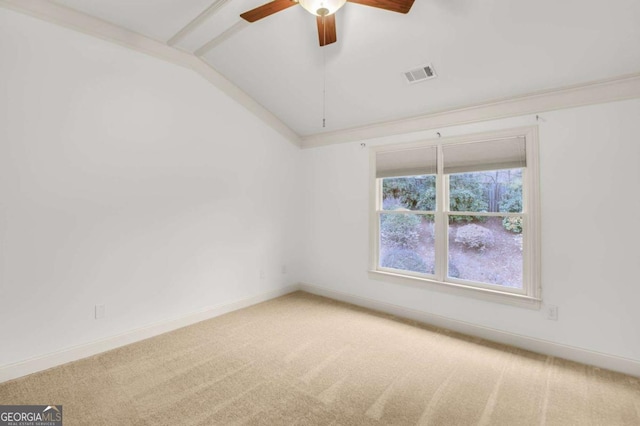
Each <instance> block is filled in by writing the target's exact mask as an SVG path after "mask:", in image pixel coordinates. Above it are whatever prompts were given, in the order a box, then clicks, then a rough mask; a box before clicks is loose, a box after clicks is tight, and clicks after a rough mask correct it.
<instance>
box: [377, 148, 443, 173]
mask: <svg viewBox="0 0 640 426" xmlns="http://www.w3.org/2000/svg"><path fill="white" fill-rule="evenodd" d="M437 158H438V157H437V148H436V147H435V146H429V147H423V148H412V149H403V150H399V151H384V152H378V153H377V154H376V177H377V178H389V177H400V176H417V175H431V174H435V173H436V164H437Z"/></svg>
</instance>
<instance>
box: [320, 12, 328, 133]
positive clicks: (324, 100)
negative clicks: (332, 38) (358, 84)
mask: <svg viewBox="0 0 640 426" xmlns="http://www.w3.org/2000/svg"><path fill="white" fill-rule="evenodd" d="M322 32H323V34H322V39H323V40H322V42H323V45H326V43H327V23H326V15H324V16H322ZM321 49H322V128H325V127H327V53H326V46H323V47H321Z"/></svg>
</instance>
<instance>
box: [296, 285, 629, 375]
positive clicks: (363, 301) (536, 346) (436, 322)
mask: <svg viewBox="0 0 640 426" xmlns="http://www.w3.org/2000/svg"><path fill="white" fill-rule="evenodd" d="M300 290H302V291H305V292H307V293H312V294H316V295H318V296H324V297H328V298H330V299H335V300H340V301H342V302H347V303H351V304H353V305H357V306H362V307H364V308H369V309H373V310H376V311H380V312H385V313H388V314H392V315H395V316H398V317H402V318H408V319H412V320H415V321H419V322H422V323H425V324H430V325H433V326H436V327H441V328H446V329H448V330H452V331H457V332H459V333H463V334H467V335H470V336H476V337H481V338H483V339H486V340H490V341H493V342H497V343H503V344H506V345H510V346H515V347H517V348H521V349H526V350H529V351H532V352H537V353H541V354H545V355H550V356H554V357H558V358H564V359H568V360H571V361H576V362H579V363H582V364H587V365H593V366H595V367H600V368H605V369H608V370H613V371H618V372H620V373H625V374H629V375H632V376H636V377H640V360H635V359H630V358H623V357H619V356H615V355H609V354H605V353H602V352H595V351H591V350H588V349H584V348H579V347H575V346H569V345H564V344H560V343H555V342H551V341H548V340H542V339H537V338H533V337H528V336H523V335H520V334H515V333H510V332H506V331H502V330H498V329H495V328H490V327H484V326H481V325H477V324H472V323H469V322H465V321H459V320H455V319H452V318H447V317H443V316H441V315H435V314H431V313H428V312H423V311H418V310H415V309H410V308H405V307H402V306H398V305H394V304H391V303H387V302H381V301H378V300H374V299H369V298H366V297H361V296H356V295H353V294H348V293H342V292H339V291H335V290H331V289H328V288H325V287H319V286H315V285H311V284H300Z"/></svg>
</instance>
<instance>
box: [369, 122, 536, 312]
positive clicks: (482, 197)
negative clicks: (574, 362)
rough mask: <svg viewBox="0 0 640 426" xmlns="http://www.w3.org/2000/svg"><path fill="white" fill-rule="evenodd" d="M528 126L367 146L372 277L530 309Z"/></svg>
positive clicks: (532, 196)
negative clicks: (369, 163) (431, 140)
mask: <svg viewBox="0 0 640 426" xmlns="http://www.w3.org/2000/svg"><path fill="white" fill-rule="evenodd" d="M537 151H538V149H537V128H526V129H513V130H508V131H501V132H493V133H491V134H482V135H475V136H466V137H462V138H453V139H448V140H438V143H434V142H421V143H412V144H404V145H398V146H383V147H377V148H374V149H372V157H371V161H372V171H373V172H372V179H371V189H372V196H371V199H372V200H371V201H372V209H371V210H372V215H371V236H372V238H371V241H372V247H371V263H372V268H371V272H372V273H374V274H376V275H375V276H376V277H384V278H383V279H391V280H399V281H402V282H411V283H414V284H415V283H418V284H420V285H435V286H438V287H440V288H443V289H446V290H449V291H454V292H463V293H465V294H472V295H477V296H480V297H483V298H489V299H491V300H498V301H503V302H507V303H513V304H518V305H523V306H530V307H539V305H540V286H539V248H538V247H539V214H538V209H539V202H538V199H539V195H538V193H539V191H538V157H537V155H538V154H537Z"/></svg>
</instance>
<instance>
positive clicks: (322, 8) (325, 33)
mask: <svg viewBox="0 0 640 426" xmlns="http://www.w3.org/2000/svg"><path fill="white" fill-rule="evenodd" d="M347 1H348V2H351V3H358V4H362V5H365V6H371V7H377V8H379V9H385V10H390V11H392V12H398V13H407V12H409V10H410V9H411V6H413V2H414V0H273V1H272V2H269V3H267V4H263V5H262V6H259V7H256V8H255V9H252V10H250V11H248V12H245V13H243V14H242V15H240V17H241V18H243V19H244V20H246V21H249V22H255V21H257V20H259V19H262V18H266V17H267V16H269V15H273V14H274V13H276V12H280V11H281V10H285V9H288V8H290V7H292V6H295V5H296V4H298V3H300V6H302V7H303V8H305V9H306V10H307V11H309V12H310V13H312V14H314V15H316V21H317V24H318V38H319V40H320V46H326V45H327V44H331V43H335V42H336V40H337V36H336V16H335V13H336V11H337V10H338V9H340V8H341V7H342V6H344V4H345V3H346V2H347Z"/></svg>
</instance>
